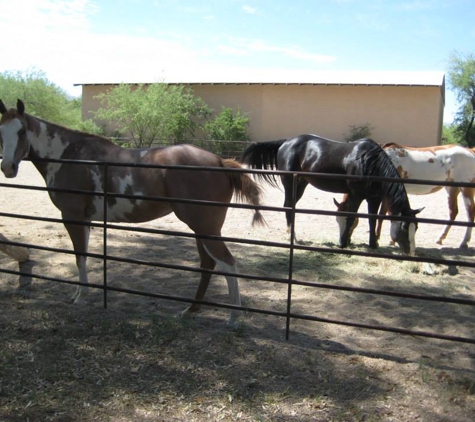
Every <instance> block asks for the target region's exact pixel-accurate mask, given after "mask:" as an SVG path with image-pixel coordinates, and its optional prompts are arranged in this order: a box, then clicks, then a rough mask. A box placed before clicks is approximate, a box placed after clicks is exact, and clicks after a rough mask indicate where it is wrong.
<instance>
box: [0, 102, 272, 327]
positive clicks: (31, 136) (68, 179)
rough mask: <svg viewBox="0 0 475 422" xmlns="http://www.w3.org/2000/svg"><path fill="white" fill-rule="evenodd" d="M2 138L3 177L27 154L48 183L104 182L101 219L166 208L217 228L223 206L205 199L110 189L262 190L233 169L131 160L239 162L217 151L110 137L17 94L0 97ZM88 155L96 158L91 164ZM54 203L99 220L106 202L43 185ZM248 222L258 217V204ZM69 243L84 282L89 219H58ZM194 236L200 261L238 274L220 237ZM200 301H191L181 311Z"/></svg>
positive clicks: (202, 226) (250, 195) (240, 193)
mask: <svg viewBox="0 0 475 422" xmlns="http://www.w3.org/2000/svg"><path fill="white" fill-rule="evenodd" d="M0 113H1V118H0V138H1V141H2V147H3V160H2V163H1V170H2V172H3V173H4V175H5V176H6V177H8V178H12V177H15V176H16V175H17V172H18V168H19V164H20V161H21V160H22V159H23V158H27V157H28V158H30V159H31V160H32V162H33V164H34V165H35V166H36V168H37V169H38V171H39V172H40V173H41V175H42V176H43V178H44V179H45V182H46V185H47V186H48V187H49V188H54V189H74V190H81V191H87V192H98V193H101V192H104V189H105V186H107V194H108V195H110V196H109V198H108V200H107V210H106V213H107V220H108V221H114V222H128V223H138V222H145V221H150V220H154V219H156V218H160V217H163V216H165V215H167V214H170V213H172V212H174V213H175V215H176V216H177V217H178V218H179V219H180V220H181V221H183V222H184V223H186V224H187V225H188V227H190V229H191V230H192V231H193V232H195V233H196V234H197V235H207V236H210V235H211V236H220V235H221V228H222V226H223V224H224V221H225V218H226V213H227V207H226V206H212V205H210V204H208V205H206V204H190V203H178V202H158V201H153V200H151V199H149V200H146V199H128V198H120V197H117V196H116V197H114V194H127V195H140V196H144V197H149V198H150V197H160V198H170V199H171V198H174V199H187V200H199V201H212V202H220V203H225V204H228V203H229V202H230V201H231V198H232V196H233V194H235V195H236V197H237V198H239V199H242V200H244V201H246V202H248V203H250V204H252V205H255V206H256V207H257V206H258V205H259V203H260V196H261V190H260V188H259V186H258V185H257V184H256V183H255V182H254V181H253V180H252V179H251V178H250V177H249V176H248V175H247V174H244V173H242V172H236V171H234V172H233V171H228V172H226V171H212V170H200V171H191V170H186V169H184V168H180V169H171V168H168V169H167V168H157V167H155V168H144V167H136V166H134V165H137V164H145V165H167V166H174V165H176V166H193V167H214V168H216V167H217V168H223V169H224V168H228V169H238V168H241V166H240V165H239V164H238V163H237V162H236V161H234V160H225V159H222V158H220V157H218V156H216V155H214V154H212V153H210V152H208V151H205V150H203V149H200V148H197V147H195V146H192V145H176V146H170V147H165V148H151V149H125V148H121V147H119V146H117V145H115V144H113V143H112V142H110V141H109V140H108V139H106V138H103V137H99V136H95V135H89V134H85V133H82V132H78V131H74V130H70V129H67V128H64V127H61V126H58V125H56V124H53V123H50V122H47V121H45V120H42V119H39V118H36V117H33V116H31V115H29V114H27V113H25V106H24V104H23V102H22V101H20V100H18V102H17V107H16V109H14V108H12V109H10V110H7V108H6V107H5V105H4V104H3V102H2V101H1V100H0ZM38 159H68V160H87V161H93V162H92V163H88V164H87V165H84V164H75V163H69V162H68V163H52V162H45V161H40V160H38ZM94 162H97V164H95V163H94ZM100 162H113V163H118V164H124V163H125V164H128V163H130V164H131V165H130V166H113V165H111V166H110V167H109V168H108V172H107V180H104V172H103V169H104V167H103V166H101V165H100ZM49 195H50V198H51V200H52V202H53V203H54V205H55V206H56V207H57V208H58V209H59V210H60V211H61V215H62V218H63V219H64V220H65V221H82V222H91V221H103V220H104V218H105V216H104V211H105V210H104V204H103V198H104V197H103V196H102V195H83V194H79V193H64V192H56V191H50V192H49ZM254 223H263V218H262V216H261V214H260V213H259V211H258V210H257V209H256V211H255V214H254V219H253V224H254ZM64 225H65V227H66V229H67V231H68V233H69V236H70V238H71V241H72V243H73V247H74V251H75V252H76V263H77V266H78V270H79V281H80V282H81V283H83V284H87V283H88V278H87V270H86V259H87V258H86V256H84V255H83V254H84V253H86V252H87V249H88V241H89V231H90V227H89V226H88V225H79V224H74V223H69V222H68V223H66V222H65V223H64ZM196 244H197V248H198V253H199V256H200V260H201V263H200V264H201V268H203V269H206V270H212V269H214V268H215V266H216V264H217V265H218V268H219V269H220V270H221V271H223V272H226V273H231V274H233V273H234V274H236V263H235V259H234V257H233V256H232V254H231V252H230V251H229V249H228V248H227V246H226V244H225V243H224V242H223V241H222V240H220V239H212V240H211V239H204V238H197V239H196ZM210 277H211V275H210V274H209V273H206V272H203V273H202V274H201V280H200V284H199V286H198V290H197V292H196V296H195V299H196V300H197V301H201V300H203V298H204V295H205V293H206V290H207V288H208V285H209V281H210ZM226 279H227V283H228V289H229V296H230V301H231V303H232V304H233V305H235V306H237V307H238V306H240V305H241V299H240V293H239V286H238V281H237V278H236V277H235V276H233V275H226ZM86 292H87V288H86V287H84V286H78V289H77V291H76V293H75V295H74V296H73V298H72V300H73V301H74V302H75V303H79V302H82V301H83V300H84V299H83V296H84V294H85V293H86ZM198 309H199V304H197V303H193V304H191V305H190V306H189V307H188V308H187V309H186V310H185V311H184V312H183V313H184V314H188V313H190V312H195V311H197V310H198ZM237 316H238V311H237V310H235V309H232V311H231V315H230V319H229V322H230V323H231V324H233V323H235V322H236V317H237Z"/></svg>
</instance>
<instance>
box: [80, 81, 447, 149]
mask: <svg viewBox="0 0 475 422" xmlns="http://www.w3.org/2000/svg"><path fill="white" fill-rule="evenodd" d="M164 82H165V83H168V84H180V85H185V86H188V87H190V88H191V89H192V90H193V91H194V93H195V95H197V96H199V97H201V98H202V99H203V100H204V101H205V102H206V103H207V104H208V105H209V106H210V107H211V108H212V109H214V110H215V112H219V111H220V110H221V108H222V107H223V106H225V107H231V108H233V109H237V108H240V109H241V110H242V111H243V112H245V113H247V114H248V115H249V117H250V120H251V121H250V128H249V132H250V136H251V140H252V141H257V142H259V141H266V140H273V139H281V138H287V137H291V136H295V135H299V134H303V133H315V134H318V135H321V136H325V137H328V138H332V139H337V140H343V139H344V138H345V137H346V136H347V135H348V134H349V132H350V127H351V126H363V125H366V124H369V125H370V126H371V128H372V132H371V137H372V138H373V139H374V140H376V141H377V142H379V143H386V142H399V143H402V144H405V145H413V146H429V145H436V144H440V142H441V134H442V124H443V112H444V104H445V77H444V74H443V72H343V73H342V72H331V73H318V72H315V73H305V74H300V73H295V72H294V73H290V74H288V75H282V74H279V75H277V74H276V75H260V76H258V77H249V76H246V75H243V76H242V77H240V78H236V77H235V76H234V77H233V78H232V79H231V78H229V79H227V78H226V75H223V76H221V77H220V78H216V77H215V76H213V78H212V79H211V78H210V79H209V80H204V79H200V80H197V79H193V78H180V79H179V80H173V79H171V78H167V79H166V80H164ZM77 85H81V86H82V112H83V118H93V117H94V111H96V110H97V109H98V108H99V106H100V103H99V101H98V100H97V99H96V98H95V97H96V96H97V95H98V94H99V93H102V92H105V91H107V90H108V89H110V88H111V87H113V86H115V85H117V84H116V83H112V82H109V83H98V82H94V83H79V84H77Z"/></svg>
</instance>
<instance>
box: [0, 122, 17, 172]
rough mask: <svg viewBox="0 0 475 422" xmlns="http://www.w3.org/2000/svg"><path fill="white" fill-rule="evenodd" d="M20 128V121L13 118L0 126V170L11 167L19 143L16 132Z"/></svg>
mask: <svg viewBox="0 0 475 422" xmlns="http://www.w3.org/2000/svg"><path fill="white" fill-rule="evenodd" d="M21 128H22V124H21V121H20V119H18V118H15V119H13V120H10V121H8V122H6V123H4V124H3V125H1V126H0V136H1V137H2V142H3V160H2V169H6V168H8V167H11V166H12V164H13V162H14V160H15V150H16V147H17V144H18V141H19V138H18V131H19V130H20V129H21Z"/></svg>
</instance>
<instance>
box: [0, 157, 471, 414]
mask: <svg viewBox="0 0 475 422" xmlns="http://www.w3.org/2000/svg"><path fill="white" fill-rule="evenodd" d="M0 182H2V183H15V184H24V185H36V186H44V184H43V182H42V180H41V178H40V175H39V174H38V173H37V172H36V170H35V169H34V167H33V166H32V165H31V163H29V162H24V163H22V164H21V168H20V172H19V176H18V177H17V178H16V179H14V180H8V181H7V180H6V179H4V178H3V176H2V177H0ZM0 191H1V195H2V196H1V197H2V201H1V205H0V212H5V213H18V214H24V215H33V216H43V217H45V216H46V217H58V218H59V212H58V211H57V210H56V208H54V206H53V205H52V204H51V202H50V200H49V198H48V196H47V194H46V193H45V192H41V191H29V190H20V189H11V188H7V187H0ZM333 196H334V195H330V194H328V193H325V192H321V191H317V190H315V189H313V188H308V189H307V191H306V193H305V195H304V197H303V198H302V200H301V201H300V202H299V207H300V208H301V209H317V208H318V209H323V210H333V209H334V205H333ZM337 199H340V198H337ZM410 200H411V206H412V208H418V207H425V209H424V211H423V212H422V213H421V214H420V217H423V218H435V219H446V217H447V207H446V199H445V192H444V191H440V192H438V193H436V194H433V195H430V196H421V197H416V196H412V197H410ZM282 203H283V193H282V191H280V190H278V189H274V188H269V187H265V197H264V200H263V204H264V205H271V206H281V205H282ZM460 206H461V210H460V215H459V217H458V218H457V221H464V219H465V212H464V209H463V206H462V205H460ZM360 211H361V212H364V211H365V210H364V208H363V207H362V209H361V210H360ZM264 216H265V218H266V221H267V223H268V225H267V226H266V227H262V228H252V227H251V218H252V213H251V212H250V211H249V210H242V209H230V210H229V213H228V218H227V220H226V223H225V226H224V228H223V235H224V236H229V237H237V238H241V239H256V240H268V241H272V242H286V241H287V238H288V237H287V234H286V227H285V217H284V215H283V214H282V213H281V212H264ZM0 222H1V223H0V232H1V233H2V234H4V235H5V236H6V237H7V238H9V239H10V240H14V241H18V242H25V243H29V244H33V245H39V246H45V247H52V248H68V249H70V248H71V245H70V241H69V238H68V236H67V233H66V231H65V229H64V227H63V226H62V225H60V224H54V223H50V222H39V221H28V220H22V219H17V218H6V217H2V219H1V220H0ZM141 227H149V228H159V229H163V230H171V231H179V232H182V231H186V232H187V231H189V230H188V228H187V227H186V226H185V225H183V224H182V223H181V222H180V221H178V220H177V219H176V218H175V217H174V216H172V215H170V216H166V217H164V218H162V219H159V220H156V221H154V222H150V223H146V224H143V225H141ZM440 231H441V226H437V225H433V224H432V225H430V224H421V225H420V227H419V230H418V232H417V235H416V241H417V253H416V255H417V256H419V257H430V258H442V257H443V258H447V259H452V260H457V261H463V262H467V263H474V262H475V260H474V257H473V251H474V249H473V246H471V247H470V248H469V249H468V250H461V249H459V248H458V246H459V244H460V242H461V240H462V237H463V233H464V232H465V228H463V227H453V228H452V230H451V232H450V233H449V236H448V238H447V240H446V242H445V243H444V245H443V246H440V245H437V244H436V243H435V240H436V238H437V237H438V236H437V235H438V233H439V232H440ZM296 233H297V235H298V237H299V238H300V239H301V240H302V241H304V243H305V244H306V245H310V246H316V247H329V248H334V249H335V250H338V248H337V237H338V227H337V224H336V222H335V219H334V217H330V216H328V217H327V216H321V215H311V214H305V213H299V214H298V215H297V220H296ZM102 236H103V234H102V230H101V229H94V230H93V233H92V236H91V246H90V252H93V253H94V252H95V253H102V251H103V244H102ZM367 242H368V232H367V224H366V222H364V221H361V222H360V226H359V227H358V228H357V230H356V231H355V233H354V235H353V242H352V246H351V248H350V249H352V250H357V251H367V248H366V244H367ZM474 242H475V239H474V240H473V241H472V244H471V245H475V243H474ZM388 243H389V224H388V223H386V224H385V226H384V228H383V236H382V239H381V241H380V246H381V247H380V249H379V250H380V251H381V252H384V253H389V254H398V252H397V250H396V249H395V248H394V247H391V246H388ZM229 248H230V250H231V251H232V253H233V254H234V255H235V257H236V258H237V259H238V262H239V272H240V273H242V274H252V275H257V276H259V275H260V276H263V277H264V276H270V277H281V278H283V279H284V278H286V277H287V275H288V253H287V252H286V250H285V249H281V248H273V247H267V246H266V247H262V246H256V245H249V244H245V243H234V242H230V243H229ZM108 253H109V254H110V255H113V256H117V257H124V258H131V259H137V260H144V261H160V262H165V263H167V264H172V265H189V266H196V265H197V253H196V248H195V246H194V240H193V239H188V238H184V237H170V236H163V235H155V234H154V235H152V234H144V233H142V234H141V233H135V232H129V231H119V230H110V231H109V233H108ZM30 254H31V260H30V261H29V262H27V263H25V264H23V265H22V266H21V267H20V269H22V270H26V271H31V272H32V273H34V274H37V275H43V276H47V277H54V278H58V279H65V280H72V281H74V280H77V270H76V266H75V260H74V257H73V256H72V255H68V254H60V253H56V252H50V251H41V250H37V249H34V248H32V249H31V250H30ZM0 268H2V269H6V270H10V271H16V270H18V268H19V267H18V264H17V263H16V262H13V261H12V260H11V259H10V258H8V257H6V256H3V255H2V256H0ZM107 272H108V283H109V285H110V286H117V287H121V288H127V289H136V290H139V291H143V292H153V293H157V294H172V295H175V296H185V297H189V298H191V297H193V295H194V292H195V289H196V287H197V280H198V274H196V273H190V272H186V271H183V270H170V269H162V268H154V267H147V266H141V265H131V264H123V263H117V262H112V261H109V263H108V267H107ZM89 274H90V282H91V283H97V284H102V282H103V279H104V277H103V266H102V261H100V260H96V259H89ZM473 275H474V270H473V269H472V268H470V267H464V266H463V265H457V266H450V267H447V266H443V265H434V264H431V265H428V264H426V263H413V262H401V261H397V260H391V259H378V258H363V257H358V256H344V255H336V254H332V253H320V252H313V251H297V252H296V253H295V257H294V278H295V279H297V280H302V281H313V282H318V283H320V284H331V285H338V286H357V287H363V288H368V289H381V290H388V291H393V292H404V293H413V294H424V295H431V296H437V297H455V298H462V299H470V300H475V282H474V278H473ZM240 287H241V293H242V297H243V304H244V305H245V306H247V307H249V308H254V309H261V310H270V311H275V312H285V311H286V307H287V301H286V300H287V295H288V288H287V285H285V284H282V283H270V282H265V281H259V280H246V279H242V280H241V281H240ZM74 289H75V287H74V286H70V285H67V284H60V283H56V282H53V281H48V280H41V279H33V281H32V283H31V285H30V286H28V287H26V288H22V289H18V276H17V275H15V274H8V273H0V306H1V316H0V345H1V346H0V347H1V350H0V365H1V366H2V368H3V369H0V421H20V420H21V421H26V420H31V421H33V420H57V421H69V420H71V421H79V420H112V421H132V420H133V421H155V420H157V421H158V420H164V421H169V420H170V421H171V420H189V421H192V420H196V421H201V420H203V421H204V420H229V421H231V420H252V421H258V420H272V421H273V420H277V421H280V420H282V421H311V420H317V421H319V420H321V421H353V420H355V421H363V420H365V421H366V420H368V421H413V420H414V421H415V420H417V421H472V420H473V415H474V414H475V396H474V394H475V345H473V344H465V343H461V342H448V341H445V340H434V339H429V338H424V337H418V336H412V335H401V334H397V333H391V332H389V333H388V332H383V331H379V330H365V329H357V328H351V327H346V326H344V325H335V324H324V323H317V322H311V321H306V320H292V321H291V323H290V330H291V331H290V339H289V340H286V339H285V325H286V320H285V318H282V317H273V316H265V315H262V314H260V313H251V312H247V313H245V315H244V316H243V318H242V320H243V321H242V326H241V328H239V329H238V330H237V331H230V330H229V329H228V328H226V325H225V321H226V319H227V311H226V310H224V309H221V308H217V307H213V306H209V307H204V308H203V310H202V311H201V312H200V313H199V314H197V315H196V316H194V317H193V318H192V319H191V320H190V321H182V320H180V319H175V318H173V317H174V316H176V315H178V314H179V313H180V311H181V310H183V309H184V307H185V306H186V305H185V304H184V303H182V302H180V301H171V300H165V299H159V298H150V297H144V296H140V295H136V296H135V295H128V294H124V293H116V292H109V294H108V304H107V306H108V308H107V310H104V309H103V293H102V291H101V290H99V289H91V291H90V293H89V295H88V298H87V301H88V304H87V305H85V306H84V307H81V306H76V305H71V304H69V303H68V301H69V298H70V297H71V296H72V293H73V291H74ZM206 299H207V300H210V301H213V302H222V303H226V302H227V288H226V284H225V282H224V279H223V278H222V277H219V276H215V277H214V278H213V281H212V283H211V286H210V288H209V291H208V294H207V296H206ZM291 310H292V312H293V313H295V314H300V315H313V316H318V317H321V318H327V319H331V320H339V321H349V322H356V323H361V324H380V325H386V326H393V327H399V328H404V329H411V330H417V331H429V332H435V333H439V334H445V335H452V336H459V337H469V338H475V334H474V333H475V312H474V307H473V306H467V305H455V304H449V303H440V302H434V301H422V300H415V299H404V298H398V297H391V296H380V295H375V294H363V293H351V292H346V291H338V290H331V289H316V288H314V287H310V286H293V288H292V308H291ZM106 357H107V359H106ZM81 367H82V369H79V368H81ZM104 368H106V369H104ZM53 374H56V375H53ZM185 380H186V381H185Z"/></svg>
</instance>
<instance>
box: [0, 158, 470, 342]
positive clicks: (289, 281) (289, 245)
mask: <svg viewBox="0 0 475 422" xmlns="http://www.w3.org/2000/svg"><path fill="white" fill-rule="evenodd" d="M43 161H48V162H55V163H68V164H76V165H97V166H101V167H103V169H104V180H105V181H107V174H108V171H109V169H110V168H111V167H114V166H122V167H147V168H155V169H156V168H165V169H167V170H171V171H173V170H174V169H179V170H187V171H216V172H219V171H225V172H245V173H250V174H254V175H256V174H259V173H267V174H272V175H275V176H277V177H278V176H280V175H283V174H289V173H291V174H292V175H293V180H294V189H293V191H294V192H296V189H295V186H296V182H297V180H298V178H299V177H301V176H304V175H305V174H306V173H303V172H295V173H293V172H282V171H268V170H249V169H229V168H226V169H224V168H215V167H190V166H165V165H163V166H157V165H138V164H118V163H114V162H95V161H76V160H43ZM315 175H317V176H318V177H322V178H333V179H356V180H359V181H361V180H367V181H370V180H380V181H388V182H394V183H401V182H402V180H401V179H393V178H374V177H360V176H348V175H334V174H324V173H322V174H315V173H312V176H315ZM38 177H40V176H39V175H38ZM106 183H107V182H106ZM404 183H415V184H428V185H435V186H458V187H470V188H475V184H470V183H454V182H445V183H442V182H433V181H427V180H413V179H404ZM0 187H4V188H9V189H19V190H22V189H26V190H39V191H49V192H52V191H54V192H62V193H73V194H80V195H93V196H99V197H103V199H104V200H103V204H104V209H103V211H104V216H105V218H104V222H84V221H70V220H68V221H64V220H62V219H58V218H52V217H38V216H31V215H24V214H14V213H6V212H0V217H2V218H15V219H23V220H34V221H41V222H48V223H54V224H60V223H64V222H67V223H74V224H78V225H88V226H90V227H97V228H100V229H102V230H103V239H102V242H103V248H102V253H91V252H88V253H85V254H83V255H85V256H87V257H90V258H96V259H100V260H102V262H103V264H102V265H103V283H102V284H97V283H89V284H87V286H88V287H90V288H93V289H94V288H95V289H100V290H102V291H103V305H104V307H105V308H107V303H108V292H120V293H126V294H132V295H139V296H147V297H153V298H155V299H167V300H173V301H177V302H184V303H199V304H201V305H208V306H214V307H218V308H227V309H239V310H243V311H246V312H252V313H258V314H265V315H272V316H275V317H279V318H285V321H286V328H285V336H286V338H287V339H288V338H289V336H290V332H291V322H292V320H306V321H314V322H320V323H329V324H337V325H343V326H349V327H354V328H363V329H371V330H379V331H387V332H393V333H399V334H406V335H414V336H421V337H429V338H434V339H441V340H448V341H456V342H461V343H469V344H475V337H462V336H455V335H447V334H441V333H437V332H428V331H422V330H411V329H405V328H401V327H394V326H389V325H385V324H364V323H360V322H354V321H345V320H339V319H332V318H325V317H323V316H322V317H320V316H314V315H307V314H302V313H297V312H293V310H292V300H293V296H292V288H293V287H294V286H306V287H310V288H312V289H324V290H332V291H345V292H350V293H358V294H360V293H361V294H370V295H381V296H388V297H397V298H404V299H414V300H421V301H430V302H440V303H451V304H456V305H461V306H471V307H474V309H475V300H474V299H468V298H460V297H458V298H457V297H446V296H440V295H424V294H414V293H406V292H398V291H393V290H384V289H372V288H365V287H356V286H342V285H337V284H331V283H319V282H316V281H307V280H300V279H298V278H296V277H295V273H294V253H295V252H296V251H308V252H313V253H321V254H342V255H347V256H360V257H374V258H378V259H391V260H397V261H412V262H427V263H433V264H441V265H448V266H460V267H469V268H475V261H473V262H472V261H469V260H462V259H439V258H430V257H418V256H404V255H399V254H390V253H381V252H377V251H356V250H350V249H340V248H332V247H325V246H318V247H316V246H305V245H300V244H297V243H296V241H295V217H296V215H297V214H315V215H325V216H328V215H330V216H337V215H341V216H351V217H358V218H362V219H367V218H369V217H371V215H369V214H367V213H350V212H337V211H326V210H318V209H315V210H311V209H303V208H298V207H297V205H296V198H295V196H294V198H293V203H292V206H291V207H270V206H265V205H262V206H259V207H256V206H254V205H247V204H236V203H230V204H228V203H219V202H213V201H198V200H189V199H178V198H168V197H148V196H143V195H126V194H115V193H111V192H109V191H108V186H107V185H106V186H104V191H94V192H91V191H81V190H75V189H68V190H66V189H50V188H47V187H38V186H26V185H19V184H14V183H0ZM108 198H126V199H135V200H147V201H159V202H168V203H172V202H177V203H185V204H190V205H207V206H217V207H229V208H243V209H252V210H254V209H259V210H260V211H275V212H281V213H283V212H286V211H290V212H291V217H292V218H291V233H290V240H289V241H288V242H271V241H262V240H254V239H245V238H237V237H226V236H205V235H197V234H194V233H188V232H180V231H173V230H162V229H151V228H145V227H140V226H136V225H135V226H123V225H119V224H114V223H109V222H107V202H108ZM372 217H378V218H382V219H384V220H412V219H411V218H408V217H400V216H390V215H387V216H379V215H378V216H374V215H373V216H372ZM417 220H418V222H419V224H429V223H430V224H439V225H445V224H447V223H449V222H448V221H445V220H440V219H426V218H418V219H417ZM451 224H452V225H454V226H456V225H458V226H465V227H466V226H471V227H473V226H474V224H473V223H470V222H453V223H451ZM110 230H118V231H129V232H135V233H148V234H158V235H167V236H174V237H178V238H180V237H182V238H195V239H196V238H202V239H220V240H222V241H224V242H232V243H240V244H245V245H251V246H265V247H269V248H279V249H281V250H283V251H285V252H286V253H287V254H288V274H287V276H286V277H273V276H269V275H267V276H262V275H255V274H247V273H228V272H223V271H217V270H205V269H201V268H196V267H191V266H187V265H176V264H170V263H166V262H161V261H147V260H141V259H136V258H124V257H118V256H115V255H112V254H110V253H109V250H108V240H109V239H108V233H109V231H110ZM0 243H2V244H6V245H12V246H21V247H26V248H30V249H35V250H41V251H49V252H53V253H61V254H69V255H75V252H74V251H73V250H72V249H62V248H53V247H45V246H39V245H35V244H30V243H21V242H13V241H2V240H0ZM109 262H113V263H124V264H127V265H140V266H146V267H152V268H163V269H171V270H179V271H187V272H193V273H209V274H213V275H222V276H225V275H232V276H236V277H238V278H241V279H247V280H259V281H264V282H273V283H279V284H282V285H286V286H287V299H286V301H287V302H286V310H285V311H273V310H269V309H261V308H256V307H251V306H240V307H238V306H235V305H231V304H226V303H217V302H211V301H206V300H203V301H196V300H194V299H191V298H189V297H183V296H179V295H168V294H157V293H152V292H147V291H140V290H134V289H128V288H121V287H117V286H112V285H109V284H108V277H109V271H108V263H109ZM0 272H2V273H7V274H12V275H18V276H22V275H23V276H29V277H32V278H35V279H38V280H44V281H52V282H57V283H64V284H69V285H75V286H79V285H84V284H82V283H80V282H79V281H71V280H65V279H60V278H56V277H51V276H46V275H41V274H31V273H28V274H25V273H23V272H21V271H13V270H9V269H6V268H0Z"/></svg>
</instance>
